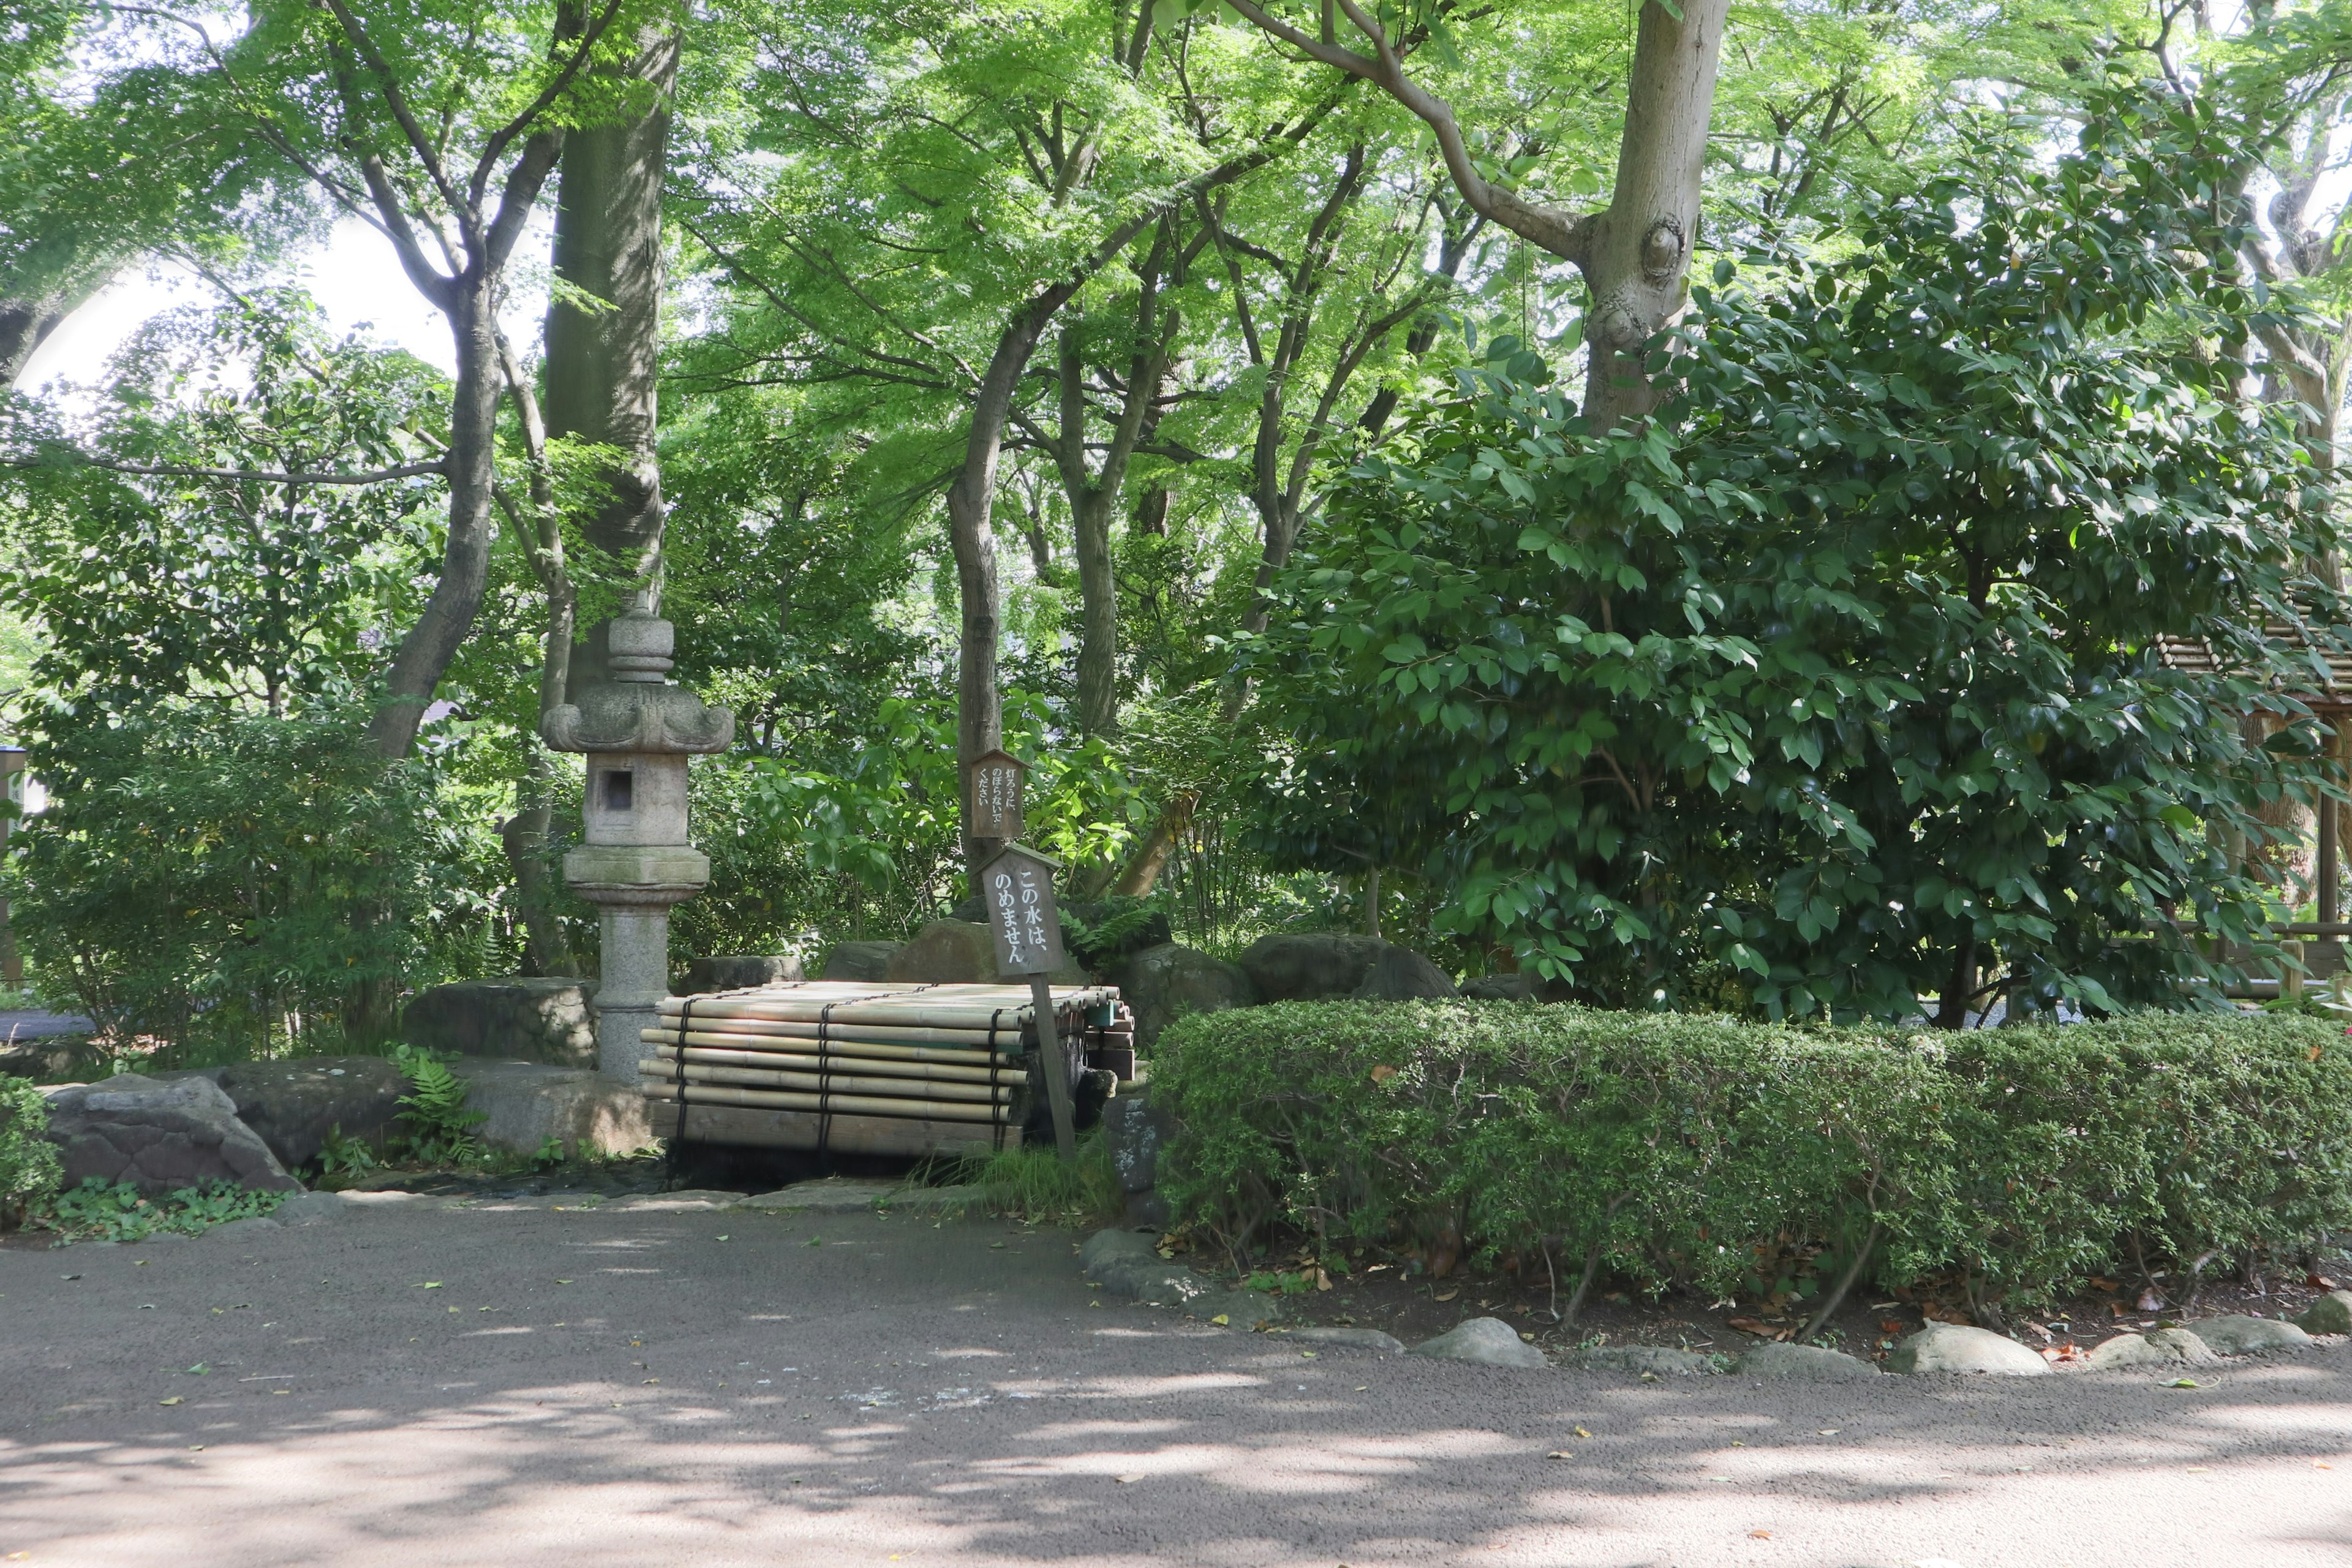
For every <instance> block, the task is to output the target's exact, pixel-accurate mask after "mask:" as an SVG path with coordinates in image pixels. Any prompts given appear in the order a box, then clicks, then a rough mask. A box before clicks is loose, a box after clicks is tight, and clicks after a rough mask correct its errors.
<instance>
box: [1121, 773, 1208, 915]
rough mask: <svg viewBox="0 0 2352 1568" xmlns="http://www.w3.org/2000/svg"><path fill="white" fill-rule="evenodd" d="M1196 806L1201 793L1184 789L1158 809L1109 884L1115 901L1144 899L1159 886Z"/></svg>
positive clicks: (1199, 800) (1190, 822)
mask: <svg viewBox="0 0 2352 1568" xmlns="http://www.w3.org/2000/svg"><path fill="white" fill-rule="evenodd" d="M1200 804H1201V792H1200V791H1198V790H1191V789H1188V790H1183V791H1181V792H1179V793H1178V794H1177V795H1174V796H1173V797H1171V799H1170V800H1169V802H1168V804H1167V805H1165V806H1162V807H1161V808H1160V819H1159V820H1158V821H1157V822H1154V823H1153V824H1152V825H1151V831H1150V833H1147V834H1145V835H1144V836H1143V842H1142V843H1140V844H1139V845H1137V846H1136V847H1135V853H1134V854H1133V855H1131V856H1129V858H1128V862H1127V868H1126V869H1125V870H1122V871H1121V872H1119V874H1118V881H1116V882H1113V883H1112V884H1111V888H1110V890H1111V892H1112V894H1113V895H1114V896H1115V897H1118V898H1122V899H1140V898H1144V897H1146V896H1147V895H1149V894H1150V891H1151V889H1154V888H1156V887H1158V886H1159V885H1160V872H1162V871H1163V870H1166V869H1167V868H1168V858H1169V857H1170V856H1171V855H1173V854H1174V853H1175V852H1176V841H1177V840H1178V839H1179V838H1181V837H1184V832H1185V830H1186V829H1187V828H1189V827H1191V826H1192V811H1193V808H1194V807H1195V806H1198V805H1200Z"/></svg>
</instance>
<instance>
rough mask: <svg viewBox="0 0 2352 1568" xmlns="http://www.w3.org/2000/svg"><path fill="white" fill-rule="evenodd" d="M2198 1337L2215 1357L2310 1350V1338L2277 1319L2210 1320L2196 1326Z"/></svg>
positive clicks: (2292, 1325)
mask: <svg viewBox="0 0 2352 1568" xmlns="http://www.w3.org/2000/svg"><path fill="white" fill-rule="evenodd" d="M2197 1337H2198V1338H2199V1339H2200V1340H2203V1341H2204V1342H2205V1343H2206V1344H2207V1346H2208V1347H2210V1349H2211V1350H2212V1352H2213V1353H2214V1354H2216V1355H2263V1354H2266V1353H2268V1352H2272V1351H2307V1350H2309V1349H2311V1348H2312V1347H2311V1336H2310V1335H2309V1334H2307V1333H2305V1332H2304V1331H2302V1330H2301V1329H2298V1328H2296V1327H2295V1326H2294V1324H2293V1323H2290V1322H2287V1321H2284V1320H2282V1319H2279V1318H2236V1317H2232V1318H2213V1319H2210V1320H2209V1321H2205V1322H2202V1323H2200V1324H2198V1325H2197Z"/></svg>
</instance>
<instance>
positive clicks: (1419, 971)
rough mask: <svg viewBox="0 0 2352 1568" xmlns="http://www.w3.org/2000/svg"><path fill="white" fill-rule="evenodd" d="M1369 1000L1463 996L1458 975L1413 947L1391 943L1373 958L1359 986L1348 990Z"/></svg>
mask: <svg viewBox="0 0 2352 1568" xmlns="http://www.w3.org/2000/svg"><path fill="white" fill-rule="evenodd" d="M1348 994H1349V995H1350V996H1353V997H1356V998H1357V999H1359V1000H1360V1001H1365V1002H1412V1001H1417V1000H1419V999H1421V998H1423V997H1437V996H1459V995H1460V994H1461V993H1460V992H1459V991H1457V990H1455V989H1454V977H1453V976H1452V975H1450V974H1448V973H1445V971H1444V970H1443V969H1440V968H1438V967H1437V965H1436V964H1434V963H1431V962H1430V961H1429V960H1428V959H1426V958H1424V957H1423V956H1422V955H1421V954H1420V953H1417V952H1413V951H1412V949H1411V948H1409V947H1395V946H1391V947H1387V948H1385V949H1383V950H1382V952H1381V953H1380V955H1379V956H1377V957H1376V958H1374V959H1373V960H1372V963H1371V967H1370V968H1369V969H1367V970H1365V971H1364V977H1363V978H1362V979H1361V980H1359V981H1358V982H1356V988H1355V989H1354V990H1353V991H1350V992H1349V993H1348Z"/></svg>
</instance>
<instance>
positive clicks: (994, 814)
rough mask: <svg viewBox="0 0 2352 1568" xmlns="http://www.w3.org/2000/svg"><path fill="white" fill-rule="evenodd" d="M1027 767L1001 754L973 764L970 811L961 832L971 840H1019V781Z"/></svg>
mask: <svg viewBox="0 0 2352 1568" xmlns="http://www.w3.org/2000/svg"><path fill="white" fill-rule="evenodd" d="M1028 772H1029V764H1028V763H1024V762H1023V761H1022V760H1021V759H1020V758H1018V757H1015V756H1012V755H1009V754H1007V753H1006V752H984V753H982V755H981V756H979V757H976V758H974V759H973V760H972V764H971V801H970V803H969V805H970V807H971V809H970V810H968V811H967V812H965V814H964V819H963V820H964V832H965V834H966V835H967V836H969V837H973V838H1003V839H1013V838H1018V837H1021V835H1022V833H1023V831H1024V826H1025V825H1024V823H1023V822H1022V820H1021V781H1022V779H1023V777H1024V775H1026V774H1027V773H1028Z"/></svg>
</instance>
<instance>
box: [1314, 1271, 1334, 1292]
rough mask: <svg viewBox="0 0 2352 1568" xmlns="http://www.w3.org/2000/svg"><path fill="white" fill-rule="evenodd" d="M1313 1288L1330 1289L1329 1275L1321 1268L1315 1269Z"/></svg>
mask: <svg viewBox="0 0 2352 1568" xmlns="http://www.w3.org/2000/svg"><path fill="white" fill-rule="evenodd" d="M1315 1289H1318V1290H1328V1289H1331V1276H1330V1275H1328V1274H1327V1273H1325V1272H1324V1271H1323V1270H1322V1269H1320V1268H1318V1269H1317V1270H1316V1271H1315Z"/></svg>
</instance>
